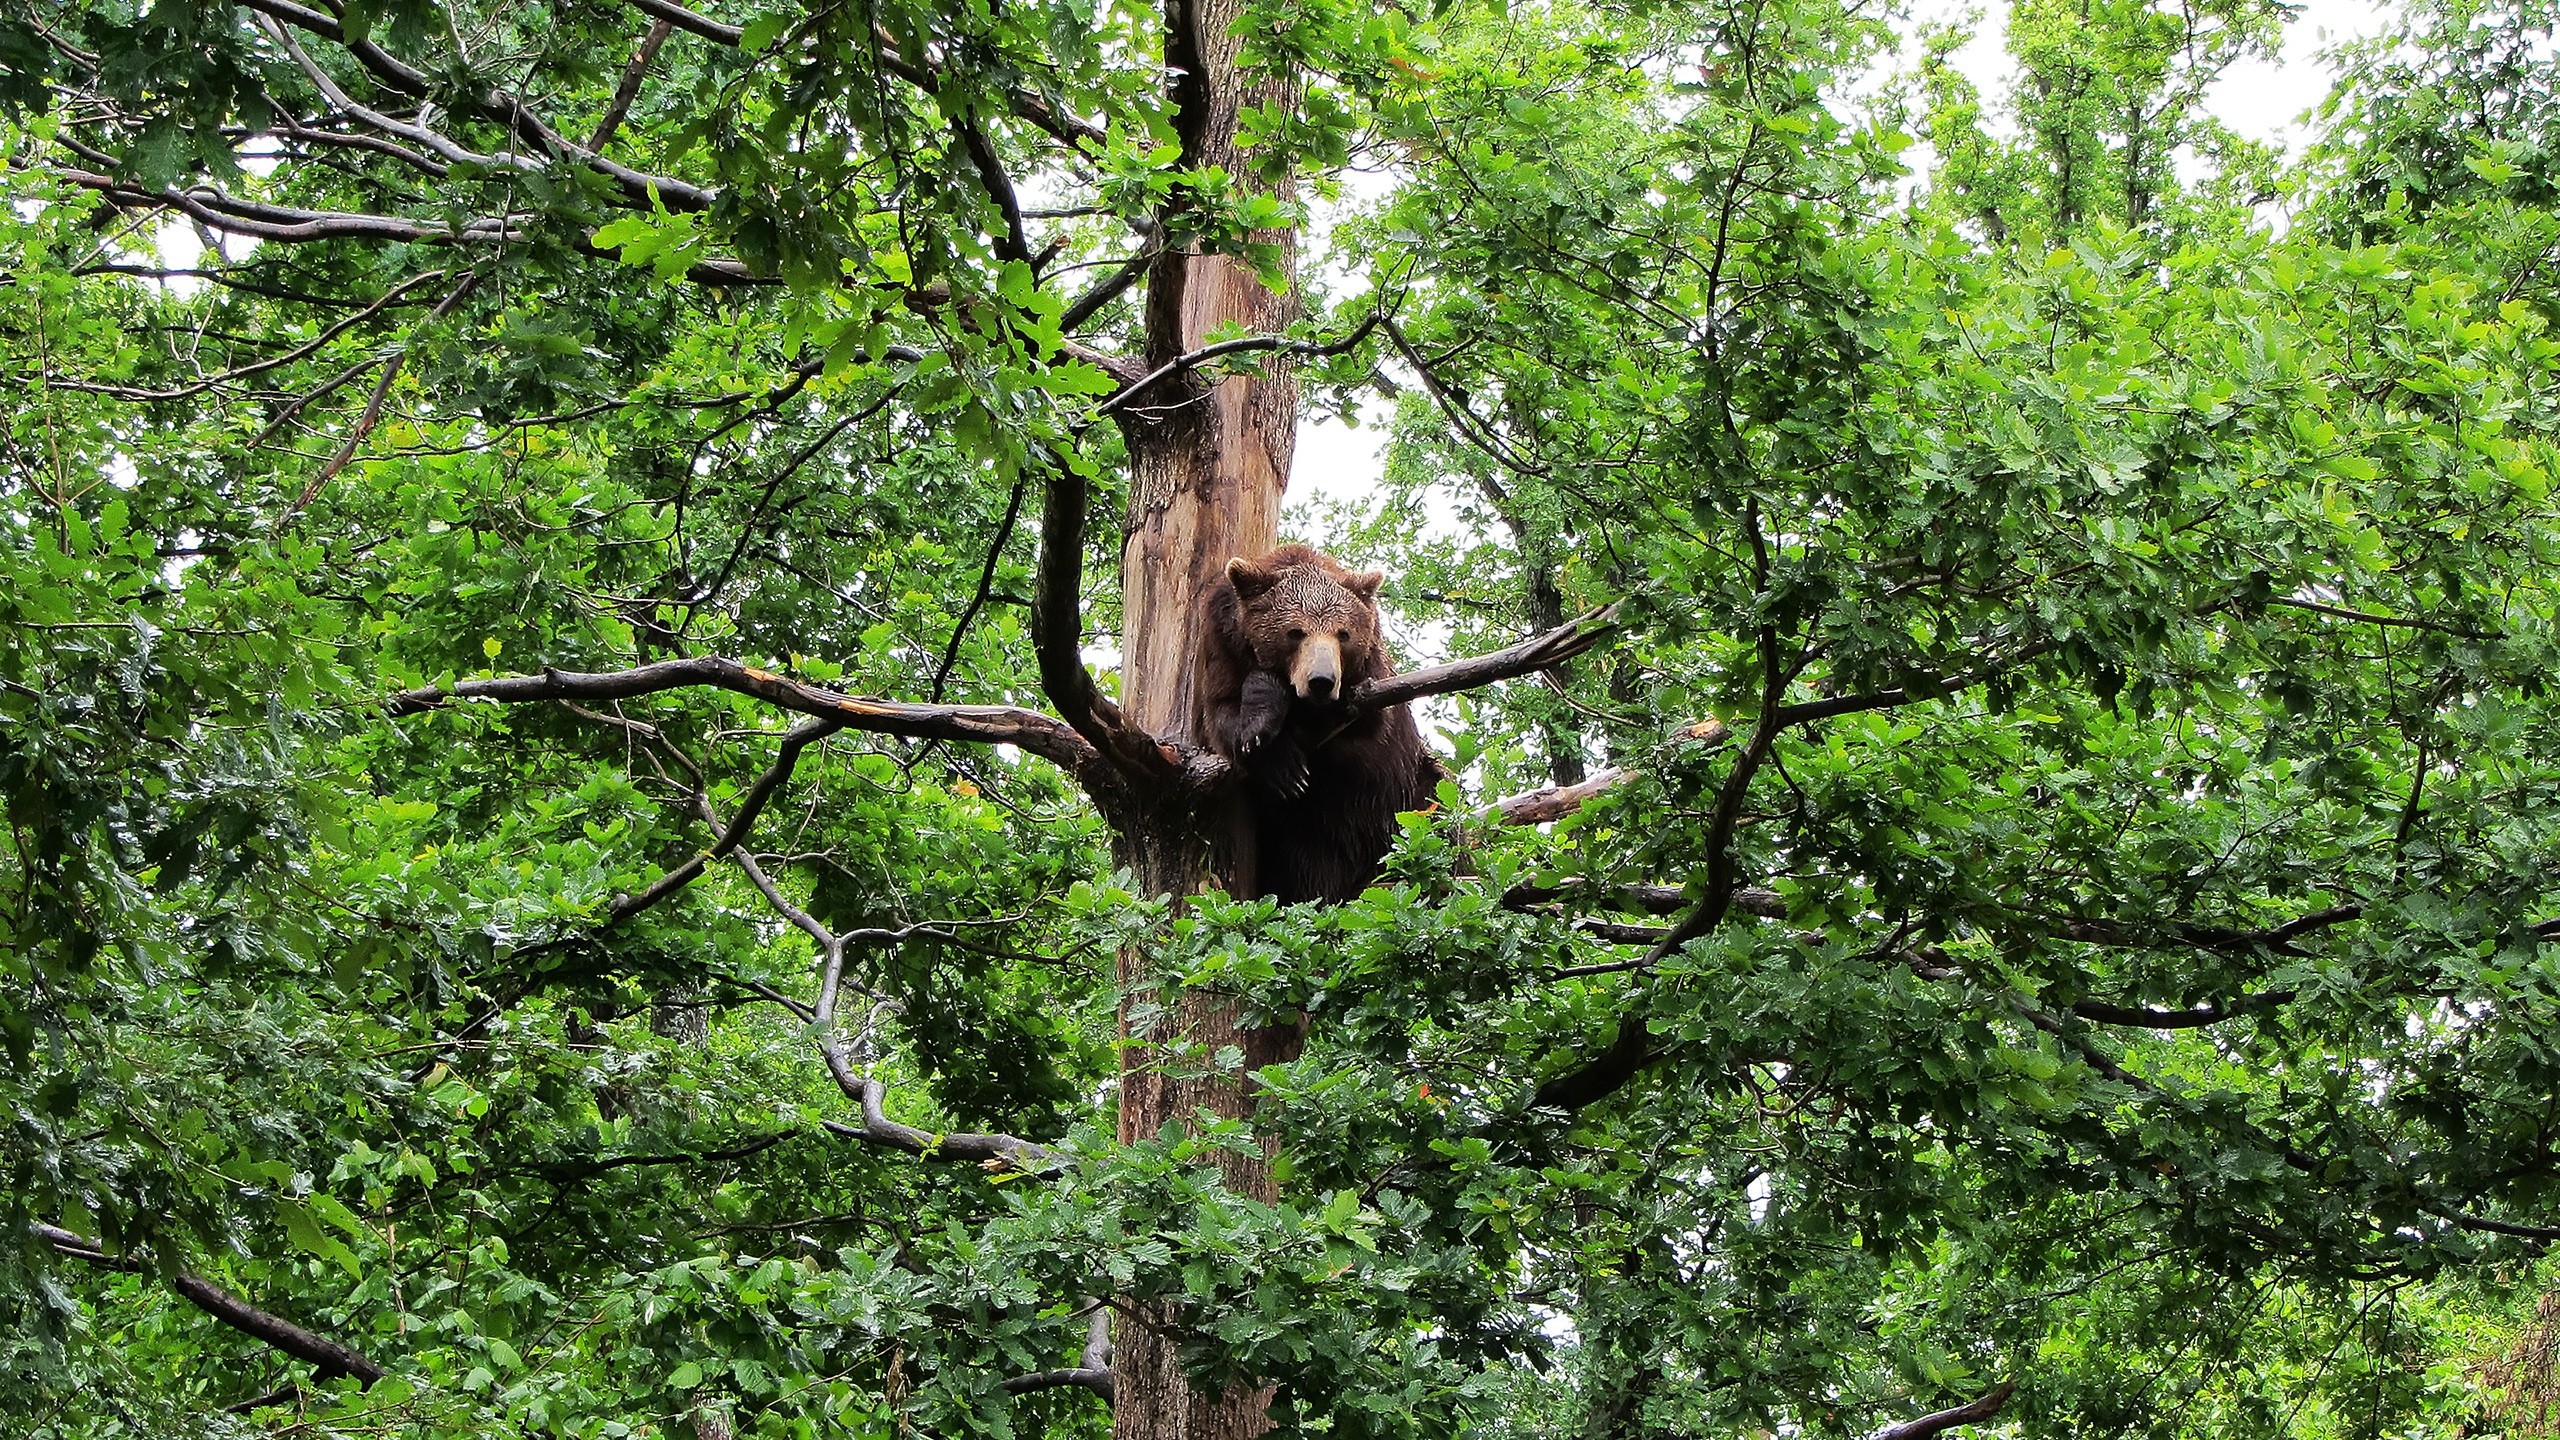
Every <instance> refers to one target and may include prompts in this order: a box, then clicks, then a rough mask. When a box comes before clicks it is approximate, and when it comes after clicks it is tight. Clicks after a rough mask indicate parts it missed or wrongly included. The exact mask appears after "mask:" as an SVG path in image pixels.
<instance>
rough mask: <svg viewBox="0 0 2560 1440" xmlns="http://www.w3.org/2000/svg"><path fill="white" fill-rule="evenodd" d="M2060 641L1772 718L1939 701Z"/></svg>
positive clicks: (1782, 720)
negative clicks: (1919, 683)
mask: <svg viewBox="0 0 2560 1440" xmlns="http://www.w3.org/2000/svg"><path fill="white" fill-rule="evenodd" d="M2060 644H2061V642H2060V641H2057V640H2037V641H2034V642H2031V643H2029V644H2026V645H2021V646H2019V647H2018V653H2016V654H2015V655H2010V656H2007V657H2005V658H2003V659H1999V660H1988V661H1985V662H1983V663H1982V664H1980V665H1977V666H1975V667H1974V668H1973V669H1971V670H1964V671H1959V672H1957V673H1956V674H1953V675H1949V676H1947V677H1946V678H1944V679H1942V680H1939V681H1936V682H1935V683H1933V684H1931V685H1929V686H1927V687H1925V688H1923V689H1920V690H1916V691H1915V690H1912V689H1910V688H1908V687H1904V686H1896V687H1894V688H1893V689H1890V690H1874V691H1869V692H1867V693H1866V694H1863V695H1832V696H1827V697H1825V698H1823V699H1820V700H1807V701H1804V702H1802V703H1800V704H1795V705H1781V706H1779V707H1777V709H1776V710H1775V711H1774V712H1773V713H1772V715H1771V718H1772V719H1773V720H1775V721H1776V722H1777V724H1778V725H1780V726H1782V727H1783V726H1788V725H1802V724H1805V723H1806V722H1808V721H1813V720H1824V719H1828V718H1830V717H1831V716H1834V715H1855V714H1858V713H1860V712H1862V711H1867V710H1890V709H1892V708H1894V707H1895V706H1898V705H1908V704H1911V703H1912V702H1914V701H1918V700H1937V699H1943V698H1944V697H1946V696H1949V695H1953V694H1955V693H1956V692H1957V691H1959V690H1970V689H1972V688H1973V687H1974V686H1976V685H1979V684H1981V683H1983V682H1984V681H1986V680H1990V679H1992V678H1994V677H1996V676H1999V675H2001V674H2004V673H2006V672H2008V671H2011V670H2015V669H2017V668H2018V667H2019V666H2021V665H2024V664H2026V663H2027V662H2028V661H2030V660H2033V659H2036V658H2037V657H2038V656H2042V655H2046V654H2050V653H2051V652H2052V651H2054V650H2055V649H2057V648H2059V646H2060Z"/></svg>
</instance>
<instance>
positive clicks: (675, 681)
mask: <svg viewBox="0 0 2560 1440" xmlns="http://www.w3.org/2000/svg"><path fill="white" fill-rule="evenodd" d="M694 686H708V687H710V688H713V689H719V690H727V691H730V692H732V693H734V694H739V695H750V696H753V697H755V698H756V699H759V700H763V701H766V702H768V703H770V704H774V705H779V706H781V707H782V708H784V709H786V710H796V711H798V712H800V713H802V714H804V715H814V716H817V717H819V718H821V719H829V720H836V721H838V722H839V723H841V724H842V725H844V726H845V727H846V728H848V729H853V730H864V731H871V732H874V733H878V734H883V735H903V736H906V737H907V738H909V739H913V740H958V741H965V742H969V743H974V744H985V745H1015V746H1019V747H1021V748H1022V749H1023V750H1026V751H1028V752H1030V753H1031V754H1034V755H1038V756H1040V757H1041V758H1042V759H1044V760H1048V761H1050V762H1051V763H1053V764H1055V765H1057V766H1059V767H1060V768H1061V769H1064V770H1067V771H1069V772H1070V773H1073V774H1075V775H1078V776H1079V777H1082V776H1084V775H1086V774H1088V773H1089V772H1090V771H1092V769H1093V768H1094V764H1095V762H1096V761H1097V760H1099V759H1100V758H1101V757H1100V754H1099V752H1097V751H1096V750H1095V749H1094V747H1093V745H1092V743H1091V742H1090V741H1088V740H1086V739H1085V738H1084V737H1083V736H1082V735H1079V734H1077V733H1076V732H1075V730H1074V729H1073V728H1072V727H1070V726H1069V725H1067V724H1066V723H1065V722H1063V721H1061V720H1058V719H1056V718H1055V717H1052V716H1048V715H1043V714H1041V713H1039V712H1038V711H1036V710H1023V709H1019V708H1016V707H1014V706H1010V705H910V704H902V703H899V702H896V701H887V700H866V699H862V698H860V697H857V696H852V695H846V694H842V693H840V692H838V691H834V690H826V689H821V688H819V687H818V686H815V685H805V684H802V683H801V682H799V681H797V680H793V679H790V678H788V677H786V676H782V675H777V674H775V673H773V672H772V671H770V670H765V669H761V668H759V667H757V666H753V665H742V664H740V663H739V662H737V661H735V660H731V659H727V658H725V657H722V656H709V655H705V656H689V657H686V658H683V659H677V660H661V661H658V662H656V663H654V664H649V665H642V666H638V667H636V668H633V669H630V670H615V671H606V672H603V673H600V674H584V673H580V672H577V671H569V670H545V671H543V672H542V673H541V674H538V675H509V676H501V677H497V678H494V679H488V680H463V681H457V682H456V683H454V684H451V685H425V686H420V687H419V688H417V689H415V690H404V691H401V692H400V693H398V694H396V695H393V696H391V697H390V698H389V699H388V700H386V701H385V702H384V708H385V711H386V712H387V713H388V714H390V715H393V716H401V715H414V714H417V713H419V712H420V711H424V710H434V709H438V708H440V707H442V706H444V705H445V704H447V703H448V702H450V701H454V700H489V701H495V702H497V703H500V704H524V703H527V702H530V701H537V700H628V699H631V698H633V697H634V696H639V695H655V694H659V693H661V692H664V691H668V690H682V689H688V688H691V687H694Z"/></svg>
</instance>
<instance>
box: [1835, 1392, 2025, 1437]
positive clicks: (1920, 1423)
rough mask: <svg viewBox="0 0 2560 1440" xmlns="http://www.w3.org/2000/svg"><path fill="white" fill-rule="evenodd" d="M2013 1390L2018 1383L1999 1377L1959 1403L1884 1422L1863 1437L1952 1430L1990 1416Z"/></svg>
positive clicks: (1901, 1435) (1913, 1434) (1927, 1435)
mask: <svg viewBox="0 0 2560 1440" xmlns="http://www.w3.org/2000/svg"><path fill="white" fill-rule="evenodd" d="M2016 1393H2018V1382H2017V1381H2015V1380H2003V1381H2001V1382H2000V1383H1999V1384H1997V1385H1994V1386H1992V1387H1991V1388H1990V1389H1989V1390H1986V1391H1984V1392H1983V1393H1982V1394H1980V1395H1978V1396H1976V1397H1974V1398H1973V1399H1971V1400H1967V1401H1966V1402H1964V1403H1963V1404H1961V1405H1957V1406H1954V1407H1952V1408H1950V1409H1946V1410H1940V1411H1937V1412H1935V1413H1934V1414H1929V1415H1923V1416H1921V1417H1920V1418H1919V1419H1917V1420H1905V1421H1903V1422H1902V1423H1901V1424H1899V1425H1887V1426H1886V1427H1884V1428H1883V1429H1881V1430H1879V1431H1877V1432H1876V1433H1875V1434H1873V1435H1871V1436H1869V1437H1867V1440H1928V1437H1929V1436H1932V1435H1935V1434H1938V1433H1940V1432H1941V1431H1946V1430H1952V1429H1954V1428H1955V1427H1957V1426H1958V1425H1973V1424H1978V1423H1979V1422H1981V1421H1984V1420H1988V1419H1990V1418H1991V1417H1992V1416H1994V1415H1997V1414H1999V1413H2000V1407H2001V1406H2003V1405H2006V1404H2008V1403H2009V1397H2010V1396H2012V1395H2014V1394H2016Z"/></svg>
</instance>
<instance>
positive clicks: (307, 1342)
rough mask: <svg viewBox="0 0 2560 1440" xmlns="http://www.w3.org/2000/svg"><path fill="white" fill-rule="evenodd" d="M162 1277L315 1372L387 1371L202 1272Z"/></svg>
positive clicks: (134, 1270)
mask: <svg viewBox="0 0 2560 1440" xmlns="http://www.w3.org/2000/svg"><path fill="white" fill-rule="evenodd" d="M35 1233H36V1236H37V1238H38V1239H41V1240H43V1241H44V1242H45V1243H46V1244H48V1245H51V1246H52V1247H53V1249H54V1252H55V1253H56V1254H59V1255H63V1256H66V1257H68V1258H70V1259H73V1260H85V1261H87V1262H89V1263H90V1264H92V1265H99V1266H104V1267H105V1268H107V1269H110V1270H122V1271H125V1272H127V1273H130V1274H135V1275H149V1274H153V1273H155V1271H154V1270H153V1268H152V1266H151V1264H150V1263H149V1262H148V1261H145V1260H143V1259H141V1258H140V1257H138V1256H134V1255H111V1254H109V1253H107V1252H106V1251H105V1250H104V1249H102V1248H100V1247H99V1246H97V1245H95V1244H93V1243H91V1242H90V1241H87V1240H84V1239H82V1238H81V1237H79V1236H78V1235H75V1234H73V1233H72V1232H70V1231H68V1230H64V1229H62V1228H60V1227H58V1226H53V1225H45V1224H41V1223H39V1224H38V1225H37V1226H36V1227H35ZM165 1278H166V1279H167V1280H168V1282H169V1288H170V1289H172V1290H175V1291H177V1292H178V1293H179V1294H180V1295H182V1296H184V1297H186V1299H187V1301H188V1303H189V1304H192V1305H194V1306H195V1307H196V1308H197V1309H199V1310H202V1311H203V1312H204V1313H206V1314H207V1315H210V1316H212V1317H213V1318H214V1319H216V1320H219V1321H221V1322H222V1323H223V1324H225V1325H228V1326H230V1327H231V1328H232V1329H234V1330H237V1331H239V1332H240V1333H241V1334H243V1335H246V1336H248V1337H250V1338H251V1339H253V1340H257V1341H259V1342H261V1343H263V1344H265V1345H268V1346H270V1347H272V1348H274V1349H277V1350H281V1351H283V1352H284V1353H285V1354H287V1355H291V1356H293V1357H294V1358H295V1359H297V1360H302V1361H305V1362H308V1363H309V1364H310V1365H312V1366H313V1367H314V1368H316V1369H317V1370H319V1372H320V1374H321V1376H322V1377H323V1378H327V1379H334V1378H336V1377H337V1376H341V1375H348V1376H353V1377H354V1378H355V1380H356V1381H357V1383H358V1384H362V1385H371V1384H372V1383H373V1382H374V1381H376V1380H379V1379H381V1378H382V1377H383V1376H384V1375H386V1374H388V1373H390V1372H388V1371H386V1370H384V1369H383V1368H382V1367H381V1366H380V1365H377V1364H375V1363H374V1362H373V1361H371V1360H369V1359H366V1358H365V1357H364V1355H362V1354H361V1353H359V1352H358V1351H356V1350H353V1349H350V1348H349V1347H347V1346H345V1345H342V1344H340V1343H339V1342H337V1341H335V1340H332V1339H330V1338H328V1337H327V1336H325V1335H316V1334H314V1333H312V1332H311V1331H309V1330H305V1329H303V1328H302V1327H301V1326H299V1325H296V1324H294V1323H293V1322H292V1321H290V1320H287V1319H285V1318H284V1317H283V1316H281V1315H276V1314H272V1313H270V1312H268V1311H265V1310H261V1309H259V1308H258V1307H257V1306H255V1305H252V1304H250V1303H249V1302H248V1301H246V1300H243V1299H241V1298H240V1297H239V1296H237V1295H234V1294H232V1293H231V1292H230V1291H228V1290H225V1289H223V1288H222V1287H221V1286H219V1285H216V1284H214V1283H213V1282H212V1281H210V1280H207V1279H205V1278H204V1277H203V1276H200V1275H196V1274H192V1273H190V1272H188V1271H185V1270H176V1271H172V1272H170V1273H169V1274H168V1275H167V1276H166V1277H165Z"/></svg>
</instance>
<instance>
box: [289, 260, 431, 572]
mask: <svg viewBox="0 0 2560 1440" xmlns="http://www.w3.org/2000/svg"><path fill="white" fill-rule="evenodd" d="M479 285H480V272H478V271H476V270H473V271H467V272H465V273H464V275H463V277H462V281H461V283H460V284H457V285H455V286H454V287H453V290H452V293H450V294H448V295H446V296H445V297H444V299H443V300H441V301H439V302H438V303H437V305H436V308H435V309H433V310H430V311H428V312H427V318H426V319H425V320H424V321H422V322H420V323H421V324H422V325H433V324H434V323H436V322H437V321H439V320H442V319H444V318H445V317H446V316H448V315H451V314H452V313H453V311H454V307H456V306H458V305H460V304H461V303H462V302H463V301H464V300H465V299H467V298H469V296H470V294H471V292H472V291H473V290H475V289H477V288H479ZM415 333H416V332H415V331H414V330H413V331H412V332H411V334H412V335H413V336H414V335H415ZM408 358H409V350H408V347H407V346H405V345H404V346H402V347H401V349H400V353H399V354H397V355H394V356H392V357H391V358H390V360H388V361H386V362H385V363H384V364H383V367H382V378H381V379H379V380H377V381H375V382H374V386H373V394H372V396H371V397H370V398H369V399H367V400H366V401H365V403H364V413H363V414H362V415H360V416H358V417H356V423H355V428H354V429H352V430H349V431H348V432H347V439H346V443H345V444H342V445H340V446H339V447H338V453H337V454H335V455H332V456H330V457H329V463H328V464H326V465H323V466H321V467H320V472H319V473H318V474H316V475H314V476H312V477H311V483H309V484H307V485H305V486H303V487H302V493H301V494H300V495H299V496H297V497H295V499H294V502H293V504H291V505H290V506H287V507H286V509H285V512H284V514H282V515H280V516H278V517H277V518H276V528H277V529H279V530H281V529H283V528H284V527H285V526H286V525H288V524H291V523H292V521H293V519H294V517H295V516H297V515H300V514H301V513H302V511H303V509H304V507H306V506H308V505H309V504H310V503H311V502H312V501H313V500H315V499H317V498H319V495H320V490H321V487H323V486H325V485H327V484H328V483H329V482H330V480H332V479H334V478H335V477H336V476H337V473H338V472H339V471H341V470H344V469H346V468H347V462H348V461H350V460H353V459H355V458H356V451H357V450H358V449H360V448H362V446H363V445H364V442H365V437H366V436H368V435H371V434H372V433H373V427H374V422H376V421H378V420H380V419H381V418H382V402H383V401H384V400H385V399H386V398H387V397H389V395H390V394H391V385H392V382H393V381H395V380H398V379H399V378H400V367H401V363H402V362H403V361H406V360H407V359H408Z"/></svg>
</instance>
